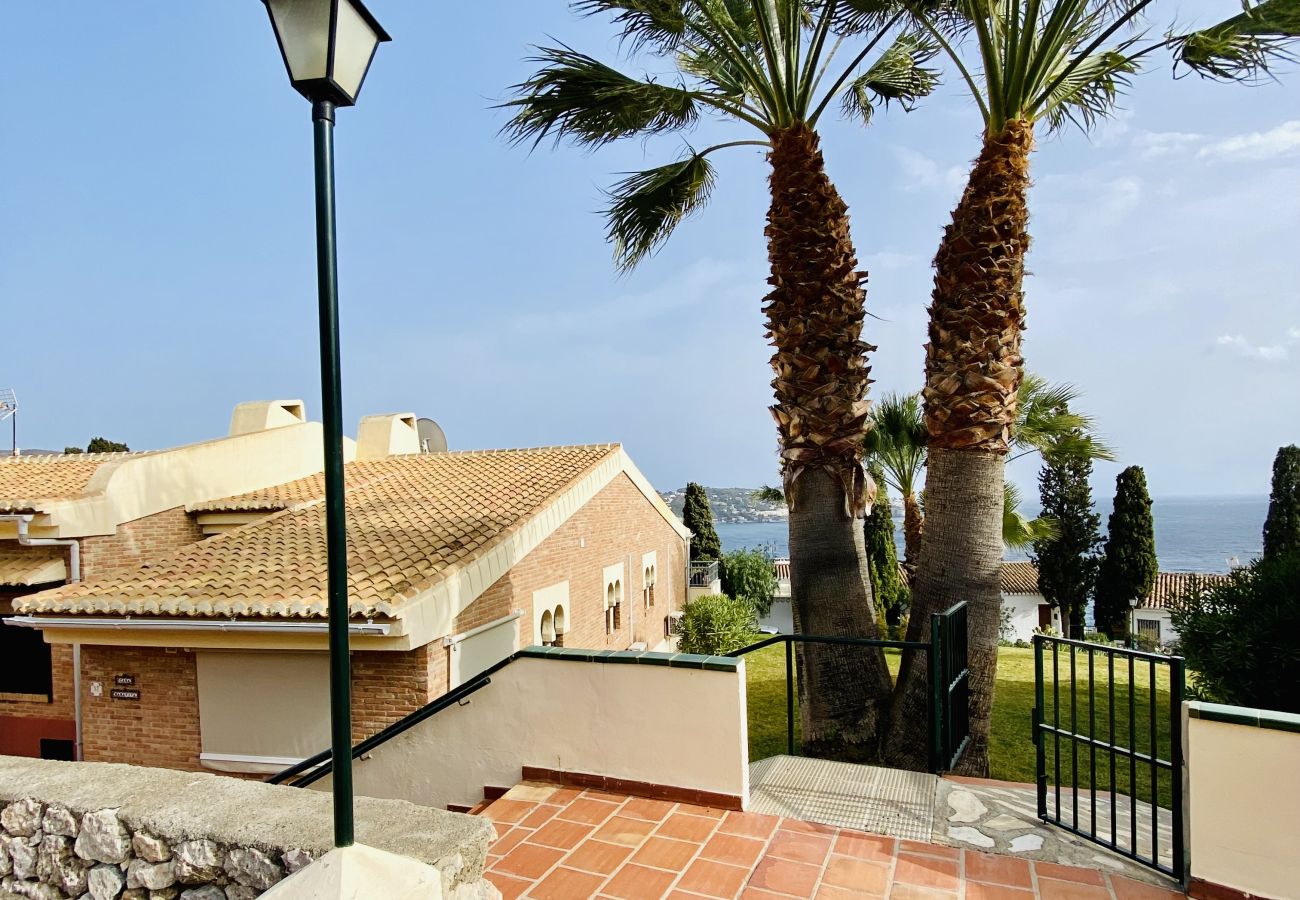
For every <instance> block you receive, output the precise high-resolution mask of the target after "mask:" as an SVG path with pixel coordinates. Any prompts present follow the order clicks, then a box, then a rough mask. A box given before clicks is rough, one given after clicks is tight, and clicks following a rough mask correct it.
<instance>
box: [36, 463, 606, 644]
mask: <svg viewBox="0 0 1300 900" xmlns="http://www.w3.org/2000/svg"><path fill="white" fill-rule="evenodd" d="M618 452H620V448H619V447H618V445H609V444H606V445H600V446H588V447H551V448H541V449H534V450H499V451H487V452H470V453H437V454H422V455H413V456H398V457H391V458H388V459H382V460H367V461H365V462H362V463H352V464H351V465H349V467H348V468H349V469H351V470H353V473H354V474H357V475H361V476H364V477H361V478H359V479H355V482H356V483H355V486H353V487H351V488H350V489H349V491H348V494H347V516H348V587H349V596H350V597H351V604H350V608H351V612H352V614H353V615H354V616H366V617H371V616H381V617H382V616H395V615H399V614H400V611H401V608H402V607H403V605H404V604H405V603H407V602H408V601H410V600H412V599H414V598H415V597H417V596H418V595H420V594H421V592H423V591H424V590H426V589H428V588H430V587H431V586H433V585H434V584H435V583H437V582H439V581H440V580H442V579H443V578H445V577H447V576H449V575H450V574H451V573H452V572H455V571H458V570H459V569H460V568H462V567H464V566H465V565H467V564H468V563H469V562H470V561H471V560H473V559H475V558H476V557H478V556H480V555H482V554H484V553H486V552H487V551H489V550H491V549H492V548H493V547H495V546H496V545H498V544H500V543H501V542H503V541H505V540H507V539H508V538H509V536H510V535H512V534H514V533H515V532H516V531H517V530H519V529H520V528H522V527H523V526H524V524H525V523H526V522H527V521H528V520H529V519H530V518H531V517H533V516H534V515H535V514H537V513H538V512H539V511H541V510H542V509H543V508H544V507H546V505H547V504H548V502H549V501H551V500H552V499H554V498H556V496H557V495H558V494H560V493H561V492H563V491H564V490H565V489H566V488H568V487H569V486H570V485H572V484H573V483H575V482H576V481H578V480H579V479H581V478H582V476H584V475H585V474H586V473H587V472H589V471H590V470H592V469H593V468H594V467H596V466H597V465H598V464H600V463H601V462H602V461H603V460H605V459H606V458H607V457H609V456H610V455H611V454H615V453H618ZM294 496H299V495H298V494H296V493H295V494H294ZM324 518H325V515H324V503H323V501H320V500H316V501H308V502H305V503H303V504H300V505H298V506H294V507H290V508H287V509H285V510H283V511H281V512H277V513H273V514H272V515H270V516H267V517H266V518H264V519H260V520H258V521H256V522H253V523H250V524H248V525H245V526H243V527H241V528H237V529H235V530H233V531H230V532H228V533H226V534H224V535H220V536H218V537H214V538H210V539H208V540H206V541H202V542H200V543H197V544H192V545H190V546H188V547H185V548H182V549H180V550H178V551H175V552H173V553H170V554H168V555H165V556H163V557H161V558H159V559H156V560H154V561H152V562H150V563H148V564H145V565H143V566H141V567H139V568H135V569H121V570H118V571H115V572H111V573H108V574H106V575H105V576H104V577H103V578H100V579H94V580H91V581H86V582H83V583H81V584H76V585H69V586H67V587H63V588H59V589H57V590H52V591H45V592H43V593H40V594H32V595H30V596H28V597H24V598H22V600H21V601H18V602H17V603H16V604H15V606H16V608H18V609H20V610H21V611H23V612H27V613H102V614H115V615H123V614H129V615H143V616H151V615H166V616H221V617H226V616H268V617H301V618H307V617H320V616H324V615H325V611H326V597H325V530H324Z"/></svg>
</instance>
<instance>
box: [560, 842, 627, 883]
mask: <svg viewBox="0 0 1300 900" xmlns="http://www.w3.org/2000/svg"><path fill="white" fill-rule="evenodd" d="M631 855H632V848H631V847H624V846H623V845H621V844H609V843H606V842H605V841H597V840H590V841H584V842H583V843H582V844H580V845H578V849H576V850H574V851H573V852H572V853H570V854H569V855H568V857H567V858H566V859H565V860H564V864H565V865H566V866H572V867H573V868H575V869H582V870H583V871H584V872H597V873H599V874H601V875H609V874H612V873H613V871H614V870H615V869H617V868H618V867H619V866H621V865H622V864H623V861H624V860H626V859H627V858H628V857H629V856H631Z"/></svg>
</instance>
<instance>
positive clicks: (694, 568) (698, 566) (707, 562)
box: [690, 559, 720, 588]
mask: <svg viewBox="0 0 1300 900" xmlns="http://www.w3.org/2000/svg"><path fill="white" fill-rule="evenodd" d="M719 578H720V576H719V575H718V561H717V560H716V559H701V560H695V561H693V562H691V567H690V579H691V580H690V585H691V587H693V588H706V587H708V586H709V585H711V584H713V582H715V581H718V580H719Z"/></svg>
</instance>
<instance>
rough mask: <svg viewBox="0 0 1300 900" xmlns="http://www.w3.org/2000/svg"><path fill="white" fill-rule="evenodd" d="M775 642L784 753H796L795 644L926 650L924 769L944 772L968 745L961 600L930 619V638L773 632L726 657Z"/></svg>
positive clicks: (760, 648) (968, 713) (965, 646)
mask: <svg viewBox="0 0 1300 900" xmlns="http://www.w3.org/2000/svg"><path fill="white" fill-rule="evenodd" d="M776 644H784V645H785V734H786V752H787V754H788V755H790V756H795V755H797V753H798V748H797V746H796V741H795V728H794V723H795V690H796V687H795V644H832V645H838V646H846V647H880V648H885V649H888V648H892V649H895V650H904V651H906V650H912V651H915V652H917V653H924V654H926V664H927V668H928V672H929V683H930V697H929V723H930V746H929V756H930V771H932V772H934V773H936V774H938V773H942V772H946V771H949V770H951V769H952V768H953V766H955V765H956V763H957V761H958V760H959V759H961V755H962V753H964V752H965V750H966V747H967V745H968V744H969V743H970V701H969V697H970V693H969V689H968V680H969V669H968V668H967V665H966V658H967V657H966V649H967V641H966V604H965V603H964V602H963V603H958V604H956V605H955V606H953V607H952V608H950V609H948V610H947V611H945V612H942V613H935V614H934V615H933V616H932V617H931V620H930V642H929V643H926V642H924V641H890V640H879V639H875V638H849V637H830V636H827V635H812V634H779V635H777V636H775V637H771V638H768V639H766V640H763V641H759V642H758V643H756V644H750V645H749V646H748V647H742V648H741V649H739V650H737V651H735V652H734V653H731V654H728V655H729V656H733V657H739V656H746V655H748V654H750V653H753V652H755V651H757V650H762V649H764V648H766V647H771V646H774V645H776Z"/></svg>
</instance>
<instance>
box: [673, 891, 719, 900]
mask: <svg viewBox="0 0 1300 900" xmlns="http://www.w3.org/2000/svg"><path fill="white" fill-rule="evenodd" d="M664 900H704V895H703V894H690V893H687V892H686V891H673V892H672V893H670V894H669V895H668V896H667V897H665V898H664ZM710 900H711V898H710Z"/></svg>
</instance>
